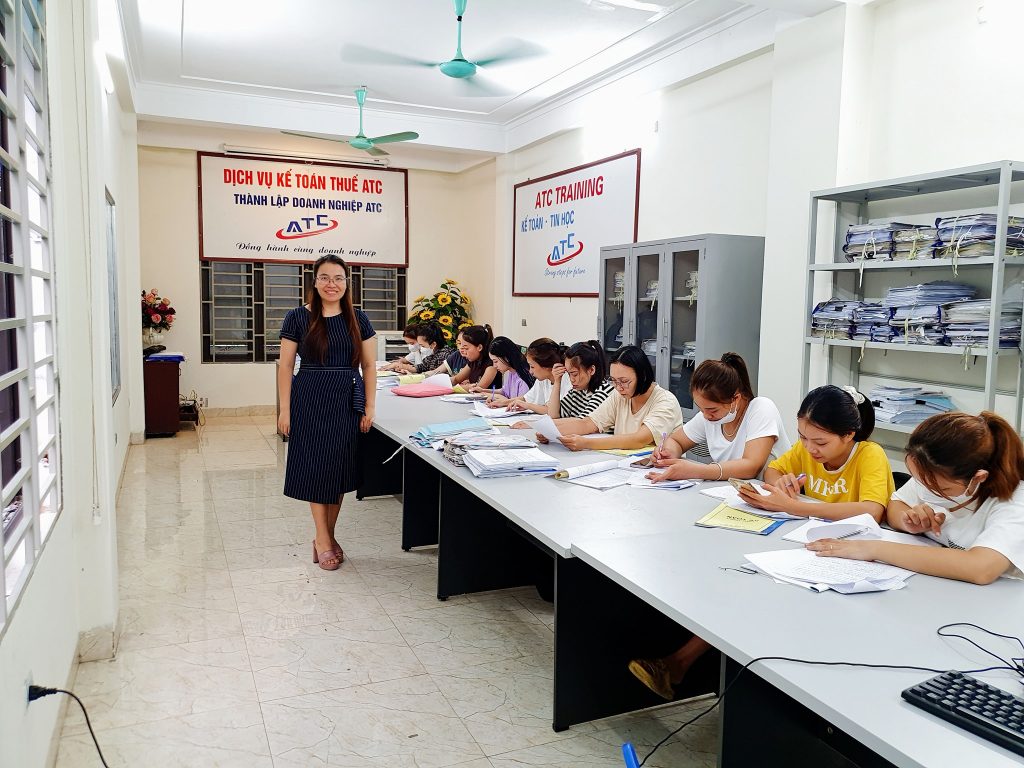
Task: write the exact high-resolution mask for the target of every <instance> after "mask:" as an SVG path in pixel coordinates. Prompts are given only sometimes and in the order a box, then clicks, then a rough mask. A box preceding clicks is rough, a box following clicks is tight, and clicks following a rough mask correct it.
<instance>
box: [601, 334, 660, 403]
mask: <svg viewBox="0 0 1024 768" xmlns="http://www.w3.org/2000/svg"><path fill="white" fill-rule="evenodd" d="M608 362H609V368H610V367H611V364H612V363H618V364H619V365H625V366H628V367H630V368H632V369H633V372H634V373H636V389H634V390H633V397H639V396H640V395H646V394H647V390H649V389H650V388H651V386H653V384H654V369H653V368H652V367H651V361H650V360H648V359H647V355H646V354H644V351H643V350H642V349H640V347H635V346H633V345H632V344H627V345H626V346H624V347H619V348H618V349H617V350H615V352H614V353H613V354H612V358H611V360H609V361H608Z"/></svg>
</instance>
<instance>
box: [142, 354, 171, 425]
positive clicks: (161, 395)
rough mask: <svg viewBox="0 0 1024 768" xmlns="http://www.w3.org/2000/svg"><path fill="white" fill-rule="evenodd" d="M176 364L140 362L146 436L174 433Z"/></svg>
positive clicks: (160, 361) (151, 361)
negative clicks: (144, 402)
mask: <svg viewBox="0 0 1024 768" xmlns="http://www.w3.org/2000/svg"><path fill="white" fill-rule="evenodd" d="M178 365H179V364H178V363H177V362H175V361H171V360H144V361H143V363H142V376H143V383H144V388H145V392H146V436H147V437H156V436H168V435H175V434H177V432H178V423H179V420H178Z"/></svg>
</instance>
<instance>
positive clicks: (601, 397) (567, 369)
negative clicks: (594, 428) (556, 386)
mask: <svg viewBox="0 0 1024 768" xmlns="http://www.w3.org/2000/svg"><path fill="white" fill-rule="evenodd" d="M552 373H553V374H554V375H555V377H557V378H559V379H560V378H561V376H562V374H565V375H567V376H568V377H569V383H570V384H571V385H572V389H570V390H569V391H568V392H566V393H564V394H563V395H562V396H561V397H560V399H559V400H557V401H556V400H555V393H554V390H552V392H551V396H550V398H549V399H548V413H549V414H550V415H551V417H552V418H562V419H582V418H583V417H585V416H589V415H590V414H591V413H592V412H593V411H594V409H595V408H597V406H599V405H600V404H601V403H603V402H604V401H605V400H607V399H608V396H609V395H611V394H612V392H614V391H615V390H614V388H613V387H612V383H611V382H610V381H608V361H607V358H605V355H604V349H602V348H601V343H600V342H599V341H593V340H591V341H578V342H576V343H575V344H573V345H572V346H571V347H569V349H567V350H566V351H565V354H564V355H563V356H562V363H560V364H559V365H556V366H555V367H554V368H553V369H552ZM556 414H557V415H556Z"/></svg>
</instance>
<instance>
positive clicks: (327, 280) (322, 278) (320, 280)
mask: <svg viewBox="0 0 1024 768" xmlns="http://www.w3.org/2000/svg"><path fill="white" fill-rule="evenodd" d="M347 282H348V278H347V277H346V276H345V275H338V276H337V277H333V278H332V277H331V276H330V275H317V276H316V284H317V285H330V284H331V283H334V284H335V285H344V284H345V283H347Z"/></svg>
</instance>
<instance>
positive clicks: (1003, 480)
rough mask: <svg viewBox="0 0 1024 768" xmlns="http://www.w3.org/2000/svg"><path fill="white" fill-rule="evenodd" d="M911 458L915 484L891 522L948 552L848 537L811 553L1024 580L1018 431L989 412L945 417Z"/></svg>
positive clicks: (900, 494)
mask: <svg viewBox="0 0 1024 768" xmlns="http://www.w3.org/2000/svg"><path fill="white" fill-rule="evenodd" d="M906 456H907V458H906V461H907V469H908V470H909V471H910V474H911V479H910V480H908V481H907V483H906V484H905V485H904V486H903V487H902V488H900V489H899V490H898V491H896V492H895V493H893V494H892V500H891V501H890V502H889V506H888V507H887V509H886V522H888V524H889V525H890V526H891V527H892V528H895V529H896V530H898V531H905V532H907V533H918V534H924V535H925V536H927V537H928V538H930V539H933V540H934V541H937V542H939V543H940V544H942V545H943V547H942V548H938V547H917V546H913V545H911V544H896V543H893V542H888V541H852V540H848V539H844V540H837V539H822V540H820V541H816V542H813V543H812V544H808V545H807V548H808V549H810V550H814V551H816V552H817V553H818V554H819V555H821V556H823V557H846V558H851V559H854V560H881V561H883V562H886V563H889V564H891V565H895V566H898V567H900V568H906V569H908V570H911V571H917V572H918V573H926V574H928V575H930V576H939V577H941V578H946V579H958V580H960V581H969V582H972V583H974V584H991V583H992V582H993V581H995V580H996V579H998V578H999V577H1000V576H1008V577H1010V578H1014V579H1020V578H1024V482H1022V481H1024V448H1022V446H1021V441H1020V437H1018V436H1017V433H1016V432H1015V431H1014V429H1013V427H1012V426H1010V424H1009V423H1007V422H1006V421H1005V420H1004V419H1002V418H1001V417H999V416H997V415H996V414H994V413H991V412H988V411H984V412H982V414H981V415H980V416H971V415H969V414H966V413H942V414H938V415H936V416H932V417H930V418H928V419H925V420H924V421H922V422H921V423H920V424H919V425H918V426H917V428H916V429H915V430H914V432H913V433H912V434H911V435H910V439H909V440H908V441H907V454H906Z"/></svg>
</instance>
